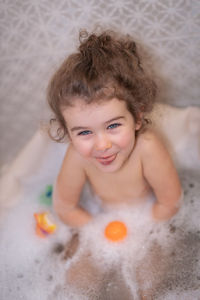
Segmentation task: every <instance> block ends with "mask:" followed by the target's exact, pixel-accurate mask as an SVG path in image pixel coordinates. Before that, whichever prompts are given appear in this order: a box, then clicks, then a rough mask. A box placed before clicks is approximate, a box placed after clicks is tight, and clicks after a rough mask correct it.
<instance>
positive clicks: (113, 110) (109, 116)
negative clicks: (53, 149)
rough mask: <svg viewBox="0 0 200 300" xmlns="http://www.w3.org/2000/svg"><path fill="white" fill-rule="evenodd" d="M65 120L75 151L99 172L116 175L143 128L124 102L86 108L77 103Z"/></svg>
mask: <svg viewBox="0 0 200 300" xmlns="http://www.w3.org/2000/svg"><path fill="white" fill-rule="evenodd" d="M63 116H64V118H65V121H66V124H67V129H68V132H69V137H70V140H71V143H72V144H73V146H74V148H75V149H76V151H78V152H79V154H80V155H81V156H82V157H84V158H85V159H86V160H88V161H89V162H90V163H92V164H93V165H95V166H96V167H97V168H98V169H100V170H102V171H103V172H115V171H118V170H119V169H120V168H121V167H122V166H123V165H124V164H125V163H126V161H127V160H128V158H129V156H130V154H131V153H132V151H133V148H134V144H135V131H136V130H138V129H139V128H140V124H135V121H134V119H133V116H132V115H131V113H130V112H129V111H128V109H127V107H126V103H125V102H124V101H119V100H118V99H112V100H108V101H107V102H106V101H102V102H100V103H98V104H97V103H92V104H85V103H84V102H83V100H81V99H77V100H75V104H74V106H73V107H67V108H66V109H65V110H64V111H63Z"/></svg>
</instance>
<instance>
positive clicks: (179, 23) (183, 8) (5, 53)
mask: <svg viewBox="0 0 200 300" xmlns="http://www.w3.org/2000/svg"><path fill="white" fill-rule="evenodd" d="M98 24H100V25H101V26H102V27H104V26H105V27H106V28H114V29H120V30H121V31H122V32H124V33H129V34H131V35H133V36H135V37H136V38H137V39H140V40H143V41H144V43H145V44H147V45H148V46H149V48H150V49H151V51H152V53H154V56H153V59H154V61H155V63H156V65H157V67H158V68H159V71H160V73H161V75H162V77H163V78H164V79H165V80H166V83H167V89H168V91H167V94H166V95H165V101H167V102H168V103H171V104H175V105H178V106H186V105H200V97H199V94H200V88H199V86H200V55H199V53H200V1H198V0H82V1H80V0H51V1H49V0H34V1H31V0H15V1H7V0H0V53H1V55H0V91H1V93H0V97H1V98H0V128H1V143H0V155H1V159H0V163H1V164H2V163H4V162H6V161H9V160H10V159H11V158H12V157H13V156H14V155H15V154H16V153H17V151H18V150H19V149H20V148H21V147H22V145H23V144H24V143H25V142H26V141H27V139H28V138H29V137H30V136H31V135H32V134H33V132H34V131H35V130H36V128H38V126H39V123H40V122H41V121H42V120H43V119H44V118H45V116H46V115H47V114H46V111H47V108H46V104H45V90H46V86H47V83H48V80H49V78H50V76H51V75H52V73H53V71H54V70H55V69H56V67H57V66H58V65H59V63H60V62H61V61H62V59H63V58H64V57H65V56H66V54H68V53H70V52H71V51H72V50H74V48H75V47H76V45H77V41H78V32H79V30H80V28H86V29H89V30H91V29H94V26H96V25H98Z"/></svg>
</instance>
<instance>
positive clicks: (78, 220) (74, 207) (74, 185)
mask: <svg viewBox="0 0 200 300" xmlns="http://www.w3.org/2000/svg"><path fill="white" fill-rule="evenodd" d="M85 181H86V176H85V172H84V170H83V167H82V164H81V157H80V156H79V154H77V153H76V151H75V150H74V149H73V146H71V145H70V146H69V148H68V150H67V153H66V155H65V158H64V161H63V164H62V167H61V170H60V172H59V175H58V178H57V182H56V185H55V191H54V195H53V203H54V209H55V211H56V212H57V214H58V215H59V217H60V218H61V220H62V221H63V222H64V223H66V224H68V225H69V226H73V227H80V226H82V225H84V224H86V223H88V222H89V220H90V219H91V218H92V216H91V215H90V214H89V213H88V212H87V211H85V210H84V209H82V208H81V207H79V206H78V202H79V198H80V194H81V191H82V188H83V186H84V183H85Z"/></svg>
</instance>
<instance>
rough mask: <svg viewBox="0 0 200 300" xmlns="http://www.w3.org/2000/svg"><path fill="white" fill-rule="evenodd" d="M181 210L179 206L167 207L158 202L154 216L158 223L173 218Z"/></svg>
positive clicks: (153, 211) (154, 209)
mask: <svg viewBox="0 0 200 300" xmlns="http://www.w3.org/2000/svg"><path fill="white" fill-rule="evenodd" d="M178 210H179V208H178V207H177V206H167V205H164V204H162V203H158V202H156V203H155V204H154V205H153V207H152V215H153V218H154V220H156V221H167V220H169V219H170V218H171V217H173V216H174V215H175V214H176V213H177V212H178Z"/></svg>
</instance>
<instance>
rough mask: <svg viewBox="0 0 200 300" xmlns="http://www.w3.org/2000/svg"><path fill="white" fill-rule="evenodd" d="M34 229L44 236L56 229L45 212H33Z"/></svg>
mask: <svg viewBox="0 0 200 300" xmlns="http://www.w3.org/2000/svg"><path fill="white" fill-rule="evenodd" d="M34 217H35V220H36V229H35V232H36V234H37V235H38V236H40V237H46V236H47V235H48V234H52V233H54V231H55V230H56V224H54V223H52V222H51V220H50V219H49V214H48V213H47V212H43V213H35V214H34Z"/></svg>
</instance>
